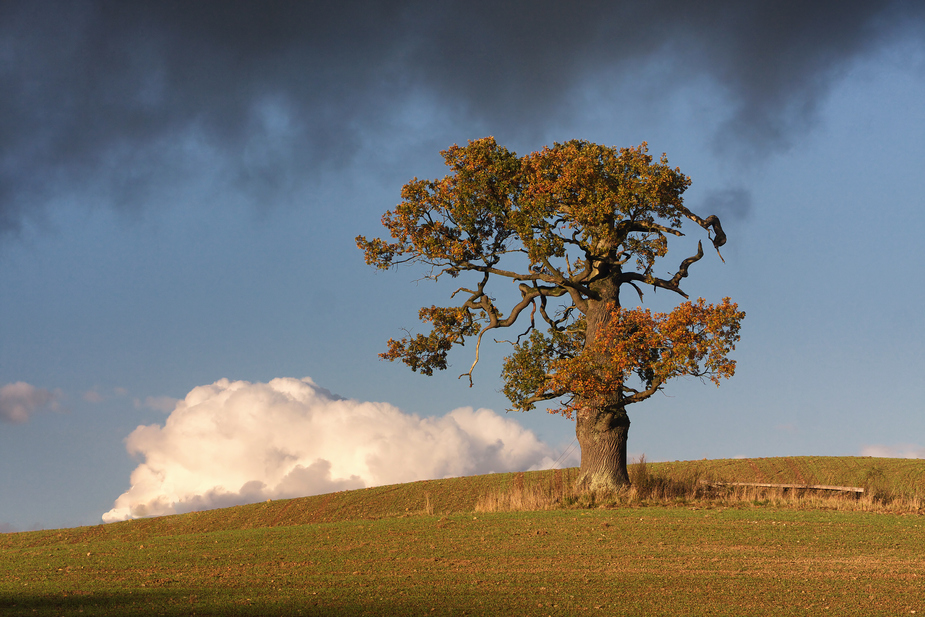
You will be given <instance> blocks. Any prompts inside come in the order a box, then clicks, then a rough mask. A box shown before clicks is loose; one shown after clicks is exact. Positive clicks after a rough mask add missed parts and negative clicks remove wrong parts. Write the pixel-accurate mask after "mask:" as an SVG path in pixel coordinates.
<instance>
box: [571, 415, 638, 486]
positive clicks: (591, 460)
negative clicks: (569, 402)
mask: <svg viewBox="0 0 925 617" xmlns="http://www.w3.org/2000/svg"><path fill="white" fill-rule="evenodd" d="M575 419H576V422H575V434H576V436H577V437H578V445H579V446H580V447H581V468H580V469H579V472H578V486H579V487H580V488H582V489H586V490H593V491H598V490H601V491H612V490H615V489H618V488H620V487H622V486H626V485H628V484H629V483H630V479H629V475H628V473H627V470H626V442H627V437H628V436H629V430H630V419H629V416H628V415H627V414H626V410H625V409H624V408H622V407H607V408H604V409H594V408H585V409H582V410H581V411H579V412H578V413H577V414H576V418H575Z"/></svg>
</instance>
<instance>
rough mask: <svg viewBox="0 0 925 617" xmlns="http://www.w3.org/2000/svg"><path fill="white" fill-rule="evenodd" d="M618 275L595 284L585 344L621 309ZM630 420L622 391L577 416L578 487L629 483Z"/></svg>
mask: <svg viewBox="0 0 925 617" xmlns="http://www.w3.org/2000/svg"><path fill="white" fill-rule="evenodd" d="M618 274H619V270H618V271H617V272H616V273H611V276H607V277H604V278H602V279H601V280H599V281H596V282H595V284H594V285H592V289H593V290H594V292H595V293H596V294H597V298H596V299H595V300H592V301H590V302H589V303H588V312H587V313H586V315H585V317H586V330H585V336H586V341H585V344H586V345H587V344H590V342H591V341H593V340H594V339H595V338H596V337H597V336H598V330H599V329H600V328H601V326H602V325H604V323H605V322H606V321H609V320H610V319H612V318H613V317H612V311H613V310H615V309H616V308H617V307H619V306H620V285H619V282H618V278H617V275H618ZM629 430H630V419H629V416H628V415H627V414H626V406H625V405H624V404H623V403H622V401H621V395H620V393H619V391H618V392H617V393H616V394H615V395H614V396H613V397H612V398H610V400H607V401H596V402H594V403H591V404H589V405H587V406H585V407H584V408H582V409H581V411H579V412H578V413H577V414H576V417H575V434H576V436H577V437H578V445H579V446H580V447H581V468H580V470H579V472H578V486H579V487H580V488H583V489H586V490H603V491H612V490H615V489H618V488H620V487H623V486H627V485H628V484H629V483H630V479H629V474H628V473H627V470H626V442H627V438H628V437H629Z"/></svg>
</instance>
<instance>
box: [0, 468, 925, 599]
mask: <svg viewBox="0 0 925 617" xmlns="http://www.w3.org/2000/svg"><path fill="white" fill-rule="evenodd" d="M646 468H647V469H646V471H647V473H648V474H649V476H650V477H657V478H661V479H673V480H676V481H684V482H690V481H691V480H701V479H704V480H710V481H726V482H773V483H781V484H837V485H852V486H863V487H865V488H875V489H876V490H877V491H879V492H880V494H882V495H886V494H887V491H893V492H894V493H896V494H898V495H903V496H911V497H914V496H915V495H922V494H925V490H923V488H925V461H915V460H911V461H910V460H893V459H872V458H822V457H794V458H771V459H736V460H718V461H690V462H676V463H650V464H648V465H646ZM631 472H632V473H635V474H639V473H640V469H639V468H638V467H637V468H636V469H635V470H631ZM575 475H576V470H574V469H569V470H558V471H541V472H528V473H511V474H492V475H487V476H477V477H469V478H455V479H448V480H432V481H423V482H413V483H409V484H402V485H395V486H384V487H377V488H371V489H365V490H359V491H347V492H341V493H334V494H330V495H319V496H316V497H306V498H301V499H290V500H280V501H272V502H266V503H258V504H251V505H247V506H238V507H234V508H226V509H221V510H212V511H206V512H196V513H190V514H184V515H177V516H167V517H161V518H152V519H141V520H135V521H127V522H124V523H114V524H110V525H98V526H93V527H81V528H75V529H62V530H53V531H41V532H28V533H18V534H4V535H0V614H3V615H4V616H6V615H11V616H14V615H81V616H85V615H422V614H427V615H463V614H466V615H508V614H510V615H514V614H516V615H583V614H586V613H587V614H592V615H640V614H646V615H659V614H666V615H668V614H671V615H677V614H716V615H741V614H750V615H762V614H766V615H780V614H794V615H802V614H809V613H816V612H823V611H827V610H828V611H829V612H831V613H832V614H844V615H896V614H912V612H913V611H915V612H918V613H919V614H925V596H923V595H922V592H921V590H922V585H923V579H925V561H923V560H922V557H921V547H922V546H925V522H922V521H923V519H922V517H921V516H918V515H915V513H916V512H919V513H921V512H922V511H923V510H922V509H920V508H918V506H917V505H915V506H913V507H911V508H906V510H904V513H903V514H890V513H889V512H888V511H885V510H883V509H880V510H878V511H869V512H858V511H837V510H835V509H833V508H831V507H828V506H826V507H825V509H813V508H807V507H797V508H793V507H790V506H787V505H784V506H781V505H779V502H776V501H774V500H766V499H754V500H742V501H738V502H734V501H733V502H723V501H713V502H711V501H704V500H699V501H683V500H681V501H674V502H670V503H667V502H664V503H663V504H662V505H668V506H670V507H662V505H659V503H658V502H653V501H649V502H635V504H634V505H633V506H632V507H625V506H620V505H619V504H613V503H611V504H608V507H603V508H601V507H596V508H593V509H587V508H584V509H583V508H580V507H578V505H576V504H573V505H572V506H571V507H567V508H565V507H558V508H557V509H553V510H547V511H540V512H530V511H525V512H517V511H499V512H475V511H474V510H475V509H476V507H477V506H478V504H479V503H480V500H484V497H485V496H486V495H491V494H504V493H508V494H509V493H512V492H518V491H529V490H530V489H531V488H537V487H538V488H541V489H543V490H547V491H560V492H561V491H562V490H565V488H566V487H567V486H568V483H569V481H570V479H572V478H574V476H575ZM865 499H866V498H865ZM913 501H914V502H915V503H917V499H914V500H913ZM780 503H782V502H780ZM910 514H911V516H910Z"/></svg>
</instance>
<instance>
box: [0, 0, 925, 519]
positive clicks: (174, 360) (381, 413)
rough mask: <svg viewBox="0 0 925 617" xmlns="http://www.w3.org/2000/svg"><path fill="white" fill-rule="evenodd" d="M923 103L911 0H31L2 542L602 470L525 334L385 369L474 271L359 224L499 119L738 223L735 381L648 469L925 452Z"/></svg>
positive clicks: (699, 388) (706, 403)
mask: <svg viewBox="0 0 925 617" xmlns="http://www.w3.org/2000/svg"><path fill="white" fill-rule="evenodd" d="M922 101H925V5H923V4H922V3H920V2H912V1H910V2H878V3H871V2H854V1H840V2H831V1H820V2H813V3H804V2H799V3H798V2H757V1H756V2H748V3H742V2H719V1H713V2H710V1H707V2H700V3H690V2H680V1H677V0H664V1H647V2H607V3H599V2H590V1H588V2H583V1H572V2H569V3H563V2H532V3H497V2H481V1H476V0H468V1H467V2H465V3H462V2H453V1H448V2H440V3H434V2H414V1H405V2H348V1H342V2H337V3H300V2H259V3H258V2H234V1H224V2H201V3H186V2H132V3H123V2H91V1H86V2H81V1H62V2H53V1H44V0H43V1H40V2H33V1H4V2H0V532H2V531H23V530H30V529H41V528H57V527H69V526H77V525H92V524H98V523H100V522H102V521H104V520H105V521H116V520H124V519H126V518H132V517H138V516H150V515H158V514H169V513H174V512H187V511H191V510H196V509H202V508H209V507H221V506H226V505H232V504H236V503H245V502H249V501H256V500H266V499H277V498H284V497H293V496H298V495H303V494H317V493H323V492H329V491H334V490H344V489H349V488H359V487H362V486H373V485H377V484H389V483H395V482H407V481H413V480H418V479H427V478H439V477H447V476H454V475H469V474H476V473H488V472H494V471H513V470H526V469H539V468H544V467H550V466H553V465H559V466H564V465H575V464H577V462H578V458H577V449H576V445H575V439H574V424H573V423H572V422H571V421H569V420H567V419H565V418H562V417H559V416H553V415H550V414H547V413H545V412H543V411H542V410H536V411H533V412H530V413H526V414H521V413H517V412H507V411H506V409H507V407H508V404H507V401H506V400H505V398H504V397H503V395H502V394H501V393H500V389H501V380H500V368H501V362H502V359H503V357H504V355H505V354H506V353H507V352H508V350H507V349H505V345H504V344H499V345H493V346H491V348H490V349H485V348H484V347H485V346H483V350H482V351H483V353H482V357H481V360H480V362H479V365H478V366H477V368H476V370H475V372H474V385H473V386H472V387H469V383H468V380H466V379H462V380H460V379H458V378H457V377H458V375H459V374H460V373H464V372H466V371H467V370H468V367H469V365H470V364H471V362H472V356H471V355H470V354H471V347H465V348H462V349H460V350H458V351H456V352H454V353H453V354H451V357H450V360H451V363H452V366H451V368H450V370H448V371H445V372H443V373H439V374H437V375H435V376H433V377H425V376H421V375H419V374H416V373H412V372H411V371H410V370H408V369H407V367H405V366H404V365H401V364H394V363H389V362H384V361H381V360H379V359H378V357H377V354H378V353H380V352H382V351H384V349H385V342H386V341H387V340H388V339H389V338H390V337H399V336H401V335H402V333H403V330H402V329H403V328H408V329H414V328H416V327H417V326H418V323H417V309H418V308H419V307H421V306H430V305H432V304H438V305H441V304H443V305H445V304H447V300H448V297H449V295H450V294H451V293H452V291H453V288H452V287H451V286H449V284H448V283H447V284H444V283H442V282H438V283H433V282H431V281H427V280H424V279H423V278H422V277H423V275H424V274H425V272H423V271H421V270H419V269H415V268H413V267H399V268H396V269H394V270H392V271H388V272H381V271H376V270H374V269H372V268H371V267H369V266H366V265H365V264H364V261H363V256H362V253H361V252H360V251H359V250H358V249H357V248H356V244H355V241H354V238H355V237H356V236H357V235H360V234H362V235H366V236H368V237H374V236H381V235H383V234H384V228H382V226H381V224H380V218H381V216H382V214H383V213H384V212H385V211H386V210H389V209H391V208H393V207H394V206H395V205H396V204H397V203H398V202H399V200H400V191H401V187H402V185H403V184H404V183H406V182H408V181H409V180H411V179H412V178H414V177H418V178H438V177H442V176H443V175H444V174H445V173H446V172H445V167H444V166H443V160H442V158H441V156H440V151H441V150H444V149H446V148H447V147H449V146H451V145H452V144H454V143H457V144H465V143H466V142H467V141H468V140H470V139H477V138H481V137H485V136H488V135H492V136H494V137H495V138H496V139H497V140H498V142H499V143H500V144H501V145H504V146H505V147H507V148H509V149H511V150H513V151H515V152H517V153H519V154H527V153H529V152H532V151H535V150H539V149H541V148H542V147H543V146H545V145H552V144H553V143H554V142H564V141H567V140H570V139H585V140H589V141H592V142H596V143H601V144H604V145H609V146H619V147H623V146H635V145H638V144H640V143H641V142H643V141H645V142H647V143H648V145H649V150H650V152H652V153H654V154H656V155H659V154H661V153H662V152H665V153H667V156H668V160H669V162H670V164H671V165H672V166H678V167H680V169H681V170H682V172H684V173H685V174H687V175H689V176H690V177H691V179H692V182H693V183H692V186H691V188H690V189H689V190H688V191H687V193H686V194H685V203H686V205H687V206H688V207H689V208H691V209H692V210H693V211H695V212H697V213H698V214H700V215H701V216H707V215H709V214H717V215H718V216H720V218H721V219H722V221H723V226H724V228H725V230H726V232H727V235H728V243H727V245H726V246H725V247H723V257H724V258H725V263H723V262H721V261H720V260H719V259H718V258H717V257H716V256H715V255H714V254H711V253H708V254H707V256H706V257H705V258H704V259H703V260H701V261H700V262H698V263H697V264H696V265H695V266H694V267H692V268H691V276H690V277H689V278H688V279H686V280H685V285H684V289H685V291H687V292H688V293H689V294H690V295H691V296H692V297H695V298H696V297H701V296H702V297H704V298H706V299H707V300H708V301H710V302H716V301H719V300H720V299H721V298H722V297H724V296H730V297H732V298H733V300H735V301H736V302H738V304H739V307H740V309H742V310H744V311H745V312H746V314H747V316H746V318H745V321H744V323H743V328H742V340H741V341H740V343H739V345H738V346H737V349H736V351H735V352H734V354H733V357H734V359H735V360H736V361H737V363H738V367H737V372H736V375H735V377H734V378H733V379H731V380H729V381H726V382H724V383H723V384H722V386H721V387H720V388H716V387H714V386H713V385H712V384H710V383H701V382H700V381H699V380H697V379H687V380H679V381H677V382H676V383H671V384H669V385H668V387H667V388H666V390H665V392H664V393H663V394H659V395H657V396H656V397H653V398H652V399H650V400H648V401H646V402H644V403H641V404H639V405H634V406H633V407H631V408H630V410H629V411H630V418H631V421H632V427H631V430H630V437H629V439H630V441H629V452H630V456H631V458H632V457H638V456H640V455H643V454H644V455H645V456H646V458H647V459H648V460H690V459H700V458H705V457H706V458H730V457H743V456H745V457H769V456H796V455H827V456H828V455H831V456H849V455H857V456H897V457H917V458H925V413H923V412H925V380H923V379H922V377H921V369H922V367H923V366H925V352H923V349H925V318H923V313H922V309H921V307H922V306H923V305H925V285H923V283H925V279H923V275H922V272H921V270H920V269H919V266H918V265H917V264H920V263H922V262H923V261H925V242H921V240H920V233H921V230H922V229H923V228H925V197H923V194H922V192H921V190H920V186H919V183H920V181H921V176H922V169H923V168H925V105H922ZM689 232H690V235H691V238H693V239H694V240H696V239H698V238H699V235H698V233H697V232H698V230H697V229H696V228H693V229H690V230H689ZM672 255H674V256H675V257H677V260H676V261H680V259H683V257H686V256H687V254H686V252H685V250H684V249H683V248H682V249H680V250H679V252H678V253H673V254H670V255H669V262H667V263H666V265H665V266H664V267H665V268H666V269H672V268H673V267H676V264H675V263H674V261H671V259H670V257H671V256H672ZM667 273H668V272H666V274H667ZM679 299H680V298H678V297H677V296H672V295H670V294H668V293H654V292H651V291H650V292H648V293H647V294H646V296H645V304H644V306H647V307H650V308H653V309H654V310H670V308H671V307H672V306H674V305H675V304H676V303H677V301H678V300H679Z"/></svg>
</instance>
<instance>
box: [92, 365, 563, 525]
mask: <svg viewBox="0 0 925 617" xmlns="http://www.w3.org/2000/svg"><path fill="white" fill-rule="evenodd" d="M126 444H127V449H128V451H129V453H131V454H133V455H136V456H139V457H141V459H142V461H143V462H142V463H141V464H140V465H139V466H138V467H137V468H136V469H135V470H134V471H133V472H132V475H131V488H130V489H129V490H128V491H126V492H125V493H123V494H122V495H121V496H120V497H119V498H118V499H117V500H116V502H115V504H114V507H113V509H112V510H110V511H109V512H107V513H106V514H104V515H103V521H105V522H113V521H120V520H126V519H129V518H137V517H143V516H159V515H164V514H175V513H181V512H190V511H194V510H202V509H208V508H216V507H226V506H230V505H236V504H242V503H253V502H255V501H260V500H264V499H277V498H287V497H297V496H304V495H317V494H321V493H328V492H333V491H338V490H345V489H355V488H362V487H369V486H378V485H383V484H394V483H400V482H411V481H415V480H424V479H431V478H445V477H453V476H463V475H475V474H483V473H492V472H503V471H517V470H528V469H542V468H548V467H551V466H552V464H553V452H552V449H551V448H550V447H549V446H547V445H546V444H544V443H542V442H541V441H539V439H538V438H537V437H536V435H535V434H534V433H533V432H532V431H529V430H527V429H525V428H524V427H523V426H521V425H520V424H518V423H517V422H515V421H513V420H510V419H507V418H504V417H502V416H500V415H498V414H496V413H495V412H493V411H491V410H489V409H478V410H473V409H472V408H461V409H456V410H454V411H451V412H449V413H448V414H446V415H444V416H442V417H419V416H416V415H411V414H406V413H403V412H402V411H401V410H399V409H398V408H396V407H394V406H392V405H390V404H388V403H372V402H363V401H356V400H349V399H344V398H340V397H338V396H336V395H333V394H331V393H330V392H328V391H327V390H325V389H324V388H320V387H318V386H317V385H315V384H314V382H312V380H311V379H309V378H305V379H293V378H278V379H274V380H272V381H270V382H269V383H249V382H246V381H229V380H227V379H222V380H219V381H217V382H215V383H214V384H211V385H208V386H200V387H197V388H194V389H193V390H192V391H191V392H190V393H189V394H188V395H187V396H186V398H185V399H184V400H182V401H179V402H178V403H177V404H176V407H175V408H174V409H173V411H172V412H171V413H170V415H169V416H168V418H167V420H166V422H165V424H164V426H160V425H156V424H155V425H150V426H139V427H138V428H137V429H135V430H134V431H133V432H132V433H131V434H130V435H129V436H128V438H127V439H126Z"/></svg>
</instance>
